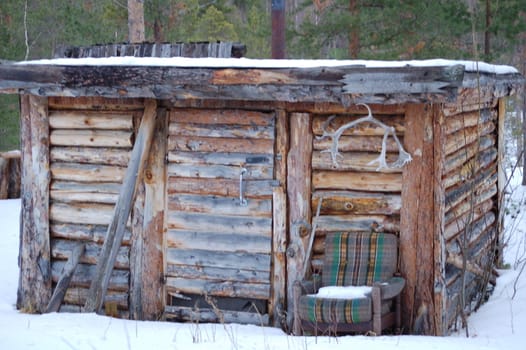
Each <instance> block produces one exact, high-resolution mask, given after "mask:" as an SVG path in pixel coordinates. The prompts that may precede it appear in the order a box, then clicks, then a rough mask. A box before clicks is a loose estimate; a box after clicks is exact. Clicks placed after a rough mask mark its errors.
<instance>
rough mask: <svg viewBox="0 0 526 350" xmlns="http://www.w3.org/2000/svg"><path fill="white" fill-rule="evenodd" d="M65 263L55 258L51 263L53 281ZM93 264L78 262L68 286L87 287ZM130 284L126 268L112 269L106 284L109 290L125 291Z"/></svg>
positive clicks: (58, 276) (55, 280)
mask: <svg viewBox="0 0 526 350" xmlns="http://www.w3.org/2000/svg"><path fill="white" fill-rule="evenodd" d="M65 265H66V262H65V261H62V260H55V261H53V262H52V263H51V272H52V274H53V282H57V281H58V280H59V278H60V275H61V272H62V269H63V268H64V266H65ZM95 269H96V266H95V265H87V264H79V265H77V268H76V269H75V273H74V274H73V277H72V279H71V282H70V287H83V288H89V286H90V283H91V280H92V279H93V277H94V276H95ZM129 285H130V272H129V271H126V270H113V271H112V273H111V277H110V282H109V284H108V289H109V290H115V291H127V290H128V289H129Z"/></svg>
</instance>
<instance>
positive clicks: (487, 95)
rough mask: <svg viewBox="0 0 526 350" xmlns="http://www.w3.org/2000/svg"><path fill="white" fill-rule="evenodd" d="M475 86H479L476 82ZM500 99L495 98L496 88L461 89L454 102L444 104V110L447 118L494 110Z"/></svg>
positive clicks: (476, 87) (488, 86)
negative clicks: (471, 112)
mask: <svg viewBox="0 0 526 350" xmlns="http://www.w3.org/2000/svg"><path fill="white" fill-rule="evenodd" d="M475 85H478V84H477V83H476V82H475ZM497 101H498V99H497V98H495V96H494V86H492V85H491V84H490V85H485V86H474V87H472V88H470V87H463V88H459V89H458V91H457V97H456V99H455V101H454V102H448V103H445V104H444V107H443V109H442V111H443V113H444V115H445V116H451V115H455V114H459V113H465V112H470V111H478V110H481V109H485V108H493V107H495V105H496V104H497Z"/></svg>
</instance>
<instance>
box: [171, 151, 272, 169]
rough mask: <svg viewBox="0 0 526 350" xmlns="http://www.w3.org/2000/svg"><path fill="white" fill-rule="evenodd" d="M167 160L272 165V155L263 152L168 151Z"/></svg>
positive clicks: (174, 161) (192, 162)
mask: <svg viewBox="0 0 526 350" xmlns="http://www.w3.org/2000/svg"><path fill="white" fill-rule="evenodd" d="M168 162H169V163H175V164H187V165H234V166H238V167H240V166H246V165H254V166H255V165H259V166H268V167H272V166H273V164H274V157H272V154H263V153H260V154H258V153H215V152H211V153H210V152H179V151H171V152H168Z"/></svg>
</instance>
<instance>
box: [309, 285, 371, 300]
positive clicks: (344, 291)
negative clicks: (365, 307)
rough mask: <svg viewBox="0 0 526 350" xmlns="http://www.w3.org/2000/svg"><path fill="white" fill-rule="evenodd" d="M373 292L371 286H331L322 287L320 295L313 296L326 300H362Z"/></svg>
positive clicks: (319, 291)
mask: <svg viewBox="0 0 526 350" xmlns="http://www.w3.org/2000/svg"><path fill="white" fill-rule="evenodd" d="M372 290H373V288H372V287H370V286H345V287H340V286H329V287H321V288H320V289H319V290H318V293H316V294H312V296H314V297H316V298H325V299H360V298H366V297H367V296H368V295H370V294H371V292H372Z"/></svg>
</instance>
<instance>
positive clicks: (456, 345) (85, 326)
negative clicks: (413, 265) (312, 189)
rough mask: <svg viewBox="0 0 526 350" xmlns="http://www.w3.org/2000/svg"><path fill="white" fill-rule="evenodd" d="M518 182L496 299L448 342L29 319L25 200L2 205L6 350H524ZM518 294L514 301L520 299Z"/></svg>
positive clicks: (0, 346)
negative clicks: (21, 272)
mask: <svg viewBox="0 0 526 350" xmlns="http://www.w3.org/2000/svg"><path fill="white" fill-rule="evenodd" d="M517 175H518V176H516V177H514V178H513V179H512V182H511V184H512V188H511V191H512V192H513V195H512V198H510V201H509V203H508V205H507V206H508V208H509V214H508V215H507V217H506V230H507V235H508V237H509V245H508V249H507V250H506V254H505V262H506V263H508V264H509V265H510V268H509V269H507V270H503V271H501V277H499V278H498V282H497V283H498V284H497V288H496V290H495V292H494V293H493V295H492V297H491V298H490V300H489V302H487V303H486V304H485V305H484V306H483V307H482V308H481V309H480V310H479V311H478V312H477V313H475V314H473V315H471V317H470V318H469V320H468V321H469V333H470V337H469V338H467V337H466V336H465V333H464V332H463V331H461V332H459V333H458V334H454V335H452V336H450V337H423V336H405V335H404V336H381V337H365V336H346V337H338V338H336V337H293V336H288V335H287V334H285V333H283V332H282V331H281V330H279V329H276V328H266V327H256V326H245V325H238V324H229V325H221V324H199V325H195V324H180V323H168V322H139V321H128V320H122V319H115V318H110V317H104V316H98V315H95V314H65V313H58V314H57V313H53V314H46V315H27V314H22V313H19V312H18V311H17V310H16V308H15V302H16V290H17V281H18V268H17V255H18V220H19V212H20V201H19V200H4V201H0V238H1V239H0V350H10V349H53V350H61V349H70V350H71V349H97V350H99V349H112V350H116V349H158V350H161V349H185V350H186V349H212V348H213V349H214V350H224V349H225V350H226V349H235V350H245V349H263V350H267V349H268V350H271V349H290V350H315V349H329V348H330V349H331V350H337V349H351V348H356V349H359V348H362V349H363V348H365V349H368V350H381V349H395V348H399V349H404V350H427V349H447V350H455V349H459V350H460V349H461V350H470V349H473V350H475V349H477V350H484V349H498V350H513V349H525V348H526V271H524V272H522V274H521V268H522V269H524V266H525V264H526V245H525V240H526V214H525V212H526V197H525V193H526V191H525V188H523V187H521V186H519V185H518V184H519V183H520V180H521V179H520V176H521V174H517ZM514 293H515V295H514Z"/></svg>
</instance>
